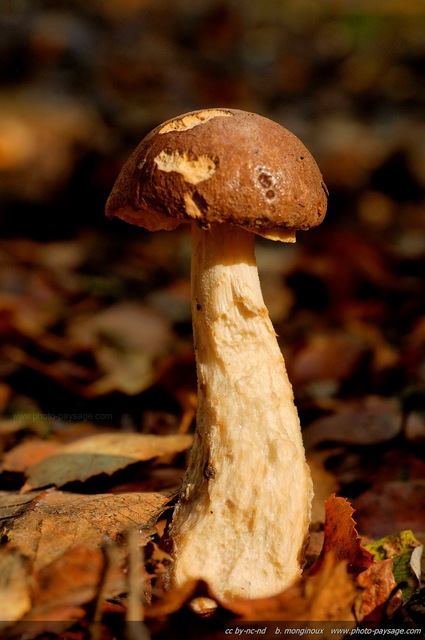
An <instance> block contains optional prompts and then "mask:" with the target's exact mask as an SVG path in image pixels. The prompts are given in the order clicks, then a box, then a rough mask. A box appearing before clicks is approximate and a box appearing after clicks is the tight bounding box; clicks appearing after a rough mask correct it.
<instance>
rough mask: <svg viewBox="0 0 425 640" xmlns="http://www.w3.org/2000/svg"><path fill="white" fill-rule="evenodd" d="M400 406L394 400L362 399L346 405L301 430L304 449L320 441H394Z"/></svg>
mask: <svg viewBox="0 0 425 640" xmlns="http://www.w3.org/2000/svg"><path fill="white" fill-rule="evenodd" d="M402 424H403V415H402V412H401V407H400V403H399V402H398V401H397V400H396V399H394V398H390V399H387V398H381V397H379V396H366V398H364V399H361V400H359V401H355V402H347V403H345V404H344V405H343V407H342V408H341V409H340V410H339V411H337V412H336V413H334V414H332V415H329V416H324V417H323V418H319V419H318V420H315V421H314V422H312V423H311V424H309V425H308V426H307V427H306V428H305V429H304V430H303V438H304V442H305V444H306V447H308V448H313V447H316V446H317V445H319V444H321V443H323V442H342V443H344V444H358V445H369V444H378V443H380V442H386V441H388V440H392V438H395V437H396V436H397V435H398V434H399V433H400V432H401V429H402Z"/></svg>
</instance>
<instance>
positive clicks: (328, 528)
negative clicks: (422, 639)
mask: <svg viewBox="0 0 425 640" xmlns="http://www.w3.org/2000/svg"><path fill="white" fill-rule="evenodd" d="M325 506H326V521H325V540H324V544H323V548H322V552H321V554H320V556H319V558H318V559H317V561H316V563H315V564H314V565H313V566H312V567H311V568H310V569H308V570H306V571H305V572H304V573H303V575H302V577H301V579H300V580H299V581H298V582H297V583H295V584H294V585H292V586H291V587H289V588H288V589H286V590H285V591H283V592H281V593H279V594H276V595H274V596H271V597H268V598H258V599H254V600H234V601H231V602H230V601H220V600H219V599H217V598H216V597H215V596H214V594H213V593H212V592H211V590H210V589H209V588H208V585H207V584H205V583H204V582H202V581H198V582H190V583H187V584H185V585H183V586H181V587H179V588H178V589H173V590H171V591H169V592H168V593H167V594H165V596H164V597H163V598H161V599H160V600H158V601H157V602H156V603H154V604H153V605H152V606H151V607H149V608H148V609H147V611H146V615H147V617H148V618H149V619H158V618H167V617H170V616H171V617H172V616H173V615H174V614H175V613H177V612H182V611H183V610H184V609H185V608H188V609H189V608H190V609H193V607H192V603H193V602H194V601H198V600H199V598H202V599H205V598H207V599H215V601H216V603H217V605H218V606H217V608H216V610H214V612H213V613H211V614H210V615H211V616H212V617H214V616H216V618H217V619H222V620H223V619H224V620H227V621H228V623H229V622H231V625H232V626H234V625H235V624H237V623H246V622H253V623H256V622H258V623H259V622H261V623H264V622H268V621H279V622H282V623H285V622H287V623H288V624H289V625H290V626H291V627H295V626H297V624H299V623H308V624H307V626H309V627H312V626H313V627H314V623H319V626H320V625H322V626H323V623H326V622H328V623H329V622H335V623H336V622H340V621H343V626H344V627H345V629H346V630H349V629H350V628H353V627H355V626H357V625H358V624H359V623H361V622H362V621H364V622H365V623H374V624H375V623H379V622H381V621H382V620H383V618H384V617H385V616H388V615H392V614H393V613H394V612H395V611H396V610H397V608H398V607H400V605H401V591H400V588H401V586H400V585H399V584H398V577H397V575H395V574H394V572H393V566H394V564H396V563H397V562H401V563H402V565H403V566H404V567H406V559H404V560H403V554H402V553H397V552H400V547H397V545H394V546H393V547H392V549H393V550H394V549H397V551H396V552H395V554H396V555H395V556H394V557H393V558H392V559H391V558H387V557H385V559H382V555H381V556H380V555H378V553H377V552H376V551H375V552H374V553H375V555H374V553H372V551H371V550H369V549H366V548H365V547H364V546H363V545H362V542H361V538H360V536H359V534H358V532H357V530H356V523H355V521H354V519H353V517H352V516H353V513H354V510H353V508H352V507H351V505H350V504H349V503H348V502H347V500H346V499H344V498H339V497H336V496H335V495H332V496H331V497H330V498H329V499H328V500H327V501H326V505H325ZM405 537H406V536H405ZM407 537H408V536H407ZM409 540H410V538H409ZM410 543H411V546H413V548H417V544H418V543H417V541H415V542H412V541H411V540H410V542H409V544H410ZM409 544H408V545H407V546H409ZM377 545H378V547H377V548H379V549H382V548H384V547H385V548H387V545H390V540H386V541H379V542H378V543H377ZM371 548H372V547H371ZM409 548H410V547H409ZM404 549H405V550H406V548H404ZM375 557H376V559H375ZM398 587H399V588H398ZM229 615H230V616H231V618H230V620H229ZM220 616H221V617H220ZM337 626H338V625H336V626H335V625H333V626H330V627H329V626H328V627H326V625H325V628H324V631H323V634H324V635H323V634H322V636H321V637H325V638H328V637H329V638H331V637H332V638H334V637H343V636H344V635H345V634H344V633H342V634H341V635H340V636H338V633H335V629H336V628H337ZM326 629H327V631H326Z"/></svg>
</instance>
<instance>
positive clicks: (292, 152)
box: [106, 108, 327, 239]
mask: <svg viewBox="0 0 425 640" xmlns="http://www.w3.org/2000/svg"><path fill="white" fill-rule="evenodd" d="M326 203H327V190H326V187H325V185H324V183H323V179H322V175H321V173H320V170H319V168H318V166H317V164H316V162H315V160H314V158H313V157H312V155H311V154H310V152H309V151H308V150H307V149H306V147H305V146H304V145H303V143H302V142H301V141H300V140H299V139H298V138H297V137H296V136H295V135H293V134H292V133H291V132H289V131H288V130H287V129H285V128H284V127H282V126H281V125H279V124H277V123H276V122H273V121H272V120H269V119H268V118H264V117H263V116H259V115H256V114H254V113H249V112H246V111H241V110H238V109H223V108H217V109H204V110H201V111H193V112H191V113H187V114H184V115H181V116H179V117H177V118H174V119H172V120H168V121H167V122H165V123H163V124H161V125H159V126H158V127H156V128H155V129H154V130H153V131H151V132H150V133H149V134H148V135H147V136H146V137H145V138H144V139H143V140H142V142H141V143H140V144H139V145H138V147H137V148H136V150H135V151H134V152H133V154H132V155H131V156H130V158H129V159H128V161H127V162H126V164H125V165H124V167H123V169H122V171H121V173H120V175H119V176H118V178H117V181H116V183H115V185H114V188H113V190H112V192H111V195H110V196H109V199H108V202H107V205H106V214H107V215H108V216H109V217H113V216H118V217H119V218H122V219H123V220H125V221H127V222H131V223H133V224H136V225H138V226H141V227H145V228H146V229H149V230H151V231H156V230H160V229H169V230H171V229H175V228H176V227H177V226H178V225H179V224H181V223H183V222H194V221H195V222H197V223H198V224H199V225H200V226H201V227H202V228H205V229H208V228H209V226H210V225H211V224H212V223H224V222H226V223H230V224H233V225H237V226H240V227H243V228H245V229H248V230H250V231H252V232H255V233H258V234H260V235H264V236H266V237H271V238H273V239H287V238H285V232H284V230H288V229H289V230H297V229H309V228H311V227H314V226H316V225H318V224H319V223H320V222H321V221H322V220H323V218H324V216H325V213H326ZM281 231H283V233H281Z"/></svg>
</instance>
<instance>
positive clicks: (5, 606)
mask: <svg viewBox="0 0 425 640" xmlns="http://www.w3.org/2000/svg"><path fill="white" fill-rule="evenodd" d="M30 608H31V588H30V580H29V569H28V559H27V558H25V557H24V556H23V555H22V554H21V553H19V551H16V550H9V549H6V547H3V548H1V549H0V630H1V629H2V628H4V627H6V626H7V625H8V623H9V622H15V621H16V620H20V619H21V618H22V617H23V616H24V615H25V614H26V613H27V611H29V609H30Z"/></svg>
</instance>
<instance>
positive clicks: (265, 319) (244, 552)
mask: <svg viewBox="0 0 425 640" xmlns="http://www.w3.org/2000/svg"><path fill="white" fill-rule="evenodd" d="M192 226H193V248H192V256H193V257H192V300H193V329H194V340H195V351H196V361H197V373H198V413H197V425H196V435H195V440H194V444H193V448H192V451H191V455H190V460H189V467H188V470H187V472H186V476H185V479H184V487H183V491H182V494H181V498H180V502H179V503H178V505H177V507H176V509H175V514H174V518H173V522H172V525H171V529H170V535H171V538H172V540H173V547H174V567H173V570H172V571H173V573H172V579H173V581H174V582H175V583H177V584H181V583H183V582H184V581H185V580H187V579H190V578H203V579H204V580H206V581H207V582H208V583H209V584H210V586H211V587H212V589H213V590H214V592H215V593H216V594H217V595H218V596H221V597H222V598H236V597H244V598H253V597H261V596H267V595H271V594H273V593H277V592H279V591H281V590H282V589H284V588H285V587H286V586H288V585H289V584H290V583H291V582H293V581H294V580H295V579H296V578H297V577H298V576H299V575H300V572H301V563H302V554H303V547H304V545H305V540H306V536H307V531H308V525H309V518H310V503H311V497H312V486H311V480H310V474H309V470H308V467H307V465H306V462H305V455H304V448H303V444H302V439H301V430H300V423H299V419H298V414H297V410H296V408H295V406H294V402H293V393H292V387H291V384H290V382H289V380H288V377H287V373H286V368H285V363H284V360H283V357H282V354H281V351H280V349H279V346H278V343H277V340H276V334H275V332H274V329H273V325H272V323H271V321H270V319H269V315H268V311H267V308H266V307H265V304H264V301H263V297H262V293H261V289H260V283H259V279H258V272H257V267H256V262H255V255H254V236H253V234H252V233H249V232H248V231H245V230H243V229H239V228H237V227H234V226H231V225H227V224H216V225H212V226H211V229H210V230H208V231H203V230H201V229H199V228H198V226H197V225H196V224H194V225H192Z"/></svg>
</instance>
